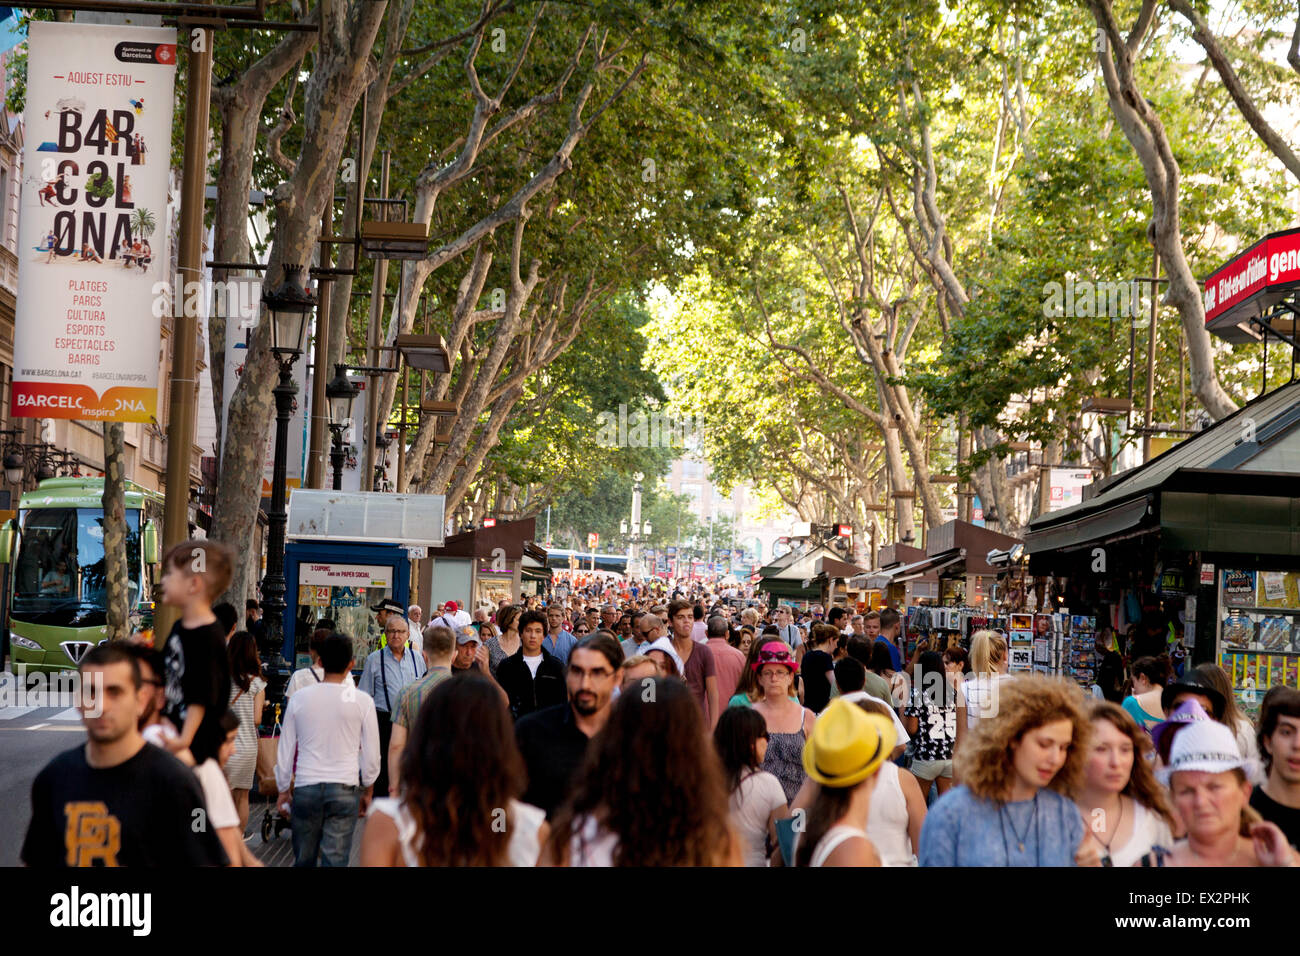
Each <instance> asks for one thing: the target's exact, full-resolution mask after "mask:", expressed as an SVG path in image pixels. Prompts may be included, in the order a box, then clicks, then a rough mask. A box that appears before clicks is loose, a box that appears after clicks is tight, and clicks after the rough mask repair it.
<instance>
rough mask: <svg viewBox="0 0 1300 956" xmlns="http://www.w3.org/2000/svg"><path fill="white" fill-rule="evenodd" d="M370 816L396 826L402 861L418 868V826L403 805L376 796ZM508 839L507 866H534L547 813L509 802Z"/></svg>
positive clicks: (514, 801)
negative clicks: (388, 821)
mask: <svg viewBox="0 0 1300 956" xmlns="http://www.w3.org/2000/svg"><path fill="white" fill-rule="evenodd" d="M370 812H371V813H382V814H383V815H384V816H386V817H388V818H389V819H391V820H392V821H393V824H394V825H395V826H396V827H397V838H398V842H399V845H400V846H401V848H402V861H403V862H404V863H405V864H406V865H407V866H419V865H420V845H421V842H422V841H421V838H420V834H419V832H418V831H419V827H418V825H417V824H416V822H415V818H414V817H413V816H411V811H410V810H408V809H407V807H406V804H405V803H404V802H403V801H402V800H401V799H400V798H398V797H379V798H378V799H375V800H372V801H370ZM509 819H510V840H509V842H508V843H507V844H506V856H507V864H506V865H507V866H536V865H537V858H538V856H540V855H541V845H540V844H539V843H538V841H537V834H538V831H539V830H540V829H541V826H542V824H543V823H544V822H546V812H545V811H544V810H541V809H539V808H538V807H535V806H533V805H532V804H530V803H524V802H523V801H521V800H511V801H510V818H509Z"/></svg>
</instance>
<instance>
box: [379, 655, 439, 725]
mask: <svg viewBox="0 0 1300 956" xmlns="http://www.w3.org/2000/svg"><path fill="white" fill-rule="evenodd" d="M450 676H451V671H450V670H448V669H447V668H445V667H430V668H429V672H428V673H427V674H425V675H424V676H423V677H421V678H420V679H419V680H418V681H416V682H415V683H414V684H407V685H406V686H405V687H404V688H402V696H401V697H400V698H398V701H397V706H396V707H394V708H393V723H394V724H395V725H397V726H398V727H405V728H406V729H407V730H408V731H409V730H410V729H411V727H413V726H414V725H415V718H416V717H417V716H418V715H419V713H420V707H421V705H422V704H423V703H424V699H425V698H426V697H428V696H429V694H430V693H431V692H432V691H433V689H434V688H435V687H437V686H438V685H439V684H441V683H442V682H443V681H445V680H446V679H447V678H448V677H450Z"/></svg>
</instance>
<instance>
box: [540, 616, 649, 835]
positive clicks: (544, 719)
mask: <svg viewBox="0 0 1300 956" xmlns="http://www.w3.org/2000/svg"><path fill="white" fill-rule="evenodd" d="M622 666H623V649H622V648H621V647H619V644H618V641H616V640H614V639H613V638H612V637H610V636H609V635H608V634H591V635H589V636H588V637H586V638H584V639H583V640H581V641H580V642H579V643H578V645H577V646H576V647H574V649H573V651H572V653H570V654H569V666H568V668H567V670H566V672H565V683H566V685H567V687H568V691H569V699H568V701H567V702H565V703H563V704H556V705H555V706H553V707H544V708H542V709H541V710H538V711H535V712H534V713H532V714H529V715H528V716H526V717H523V718H521V719H520V720H519V722H518V723H517V724H515V737H516V738H517V739H518V741H519V750H520V751H521V752H522V753H523V756H524V763H525V764H526V765H527V767H528V791H527V792H526V793H525V794H524V796H523V800H524V802H525V803H531V804H532V805H533V806H535V807H541V808H542V809H543V810H545V811H546V816H547V817H548V818H549V817H551V816H552V815H553V814H554V813H555V811H556V809H557V808H558V807H559V806H560V804H561V803H563V802H564V798H565V797H566V796H568V793H569V788H570V786H571V784H572V782H573V776H574V773H575V772H576V770H577V769H578V767H579V766H581V764H582V761H583V758H584V757H585V756H586V754H587V744H588V742H589V741H590V740H591V738H592V737H594V736H596V734H597V733H598V732H599V731H600V729H601V728H602V727H604V726H605V721H606V720H608V719H609V708H610V702H611V701H612V700H613V696H614V688H615V687H617V686H618V683H619V679H620V676H621V674H620V668H621V667H622Z"/></svg>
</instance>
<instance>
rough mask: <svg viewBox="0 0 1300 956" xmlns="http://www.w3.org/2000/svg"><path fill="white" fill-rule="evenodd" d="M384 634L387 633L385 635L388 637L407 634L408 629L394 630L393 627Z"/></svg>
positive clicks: (399, 628)
mask: <svg viewBox="0 0 1300 956" xmlns="http://www.w3.org/2000/svg"><path fill="white" fill-rule="evenodd" d="M384 633H385V634H388V635H393V634H405V633H406V628H404V627H397V628H392V627H390V628H388V629H387V630H385V631H384Z"/></svg>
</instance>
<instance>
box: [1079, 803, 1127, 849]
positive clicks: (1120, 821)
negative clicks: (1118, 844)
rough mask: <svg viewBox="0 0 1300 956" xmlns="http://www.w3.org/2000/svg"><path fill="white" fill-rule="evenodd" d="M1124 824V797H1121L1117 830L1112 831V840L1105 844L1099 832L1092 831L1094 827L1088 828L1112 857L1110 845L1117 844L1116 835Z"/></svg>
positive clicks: (1116, 823)
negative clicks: (1098, 834)
mask: <svg viewBox="0 0 1300 956" xmlns="http://www.w3.org/2000/svg"><path fill="white" fill-rule="evenodd" d="M1123 823H1124V797H1123V796H1122V795H1121V796H1120V798H1119V813H1118V814H1116V819H1115V828H1114V829H1113V830H1111V831H1110V839H1109V840H1107V841H1106V842H1104V843H1103V842H1102V839H1101V837H1099V836H1097V831H1096V830H1094V829H1092V827H1089V828H1088V832H1089V833H1091V834H1092V838H1093V839H1094V840H1096V841H1097V842H1098V843H1101V845H1102V846H1103V847H1104V848H1105V849H1106V855H1107V856H1110V845H1111V844H1112V843H1114V842H1115V835H1116V834H1118V833H1119V828H1120V826H1121V825H1122V824H1123Z"/></svg>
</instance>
